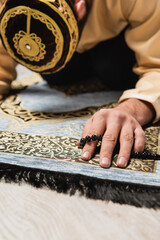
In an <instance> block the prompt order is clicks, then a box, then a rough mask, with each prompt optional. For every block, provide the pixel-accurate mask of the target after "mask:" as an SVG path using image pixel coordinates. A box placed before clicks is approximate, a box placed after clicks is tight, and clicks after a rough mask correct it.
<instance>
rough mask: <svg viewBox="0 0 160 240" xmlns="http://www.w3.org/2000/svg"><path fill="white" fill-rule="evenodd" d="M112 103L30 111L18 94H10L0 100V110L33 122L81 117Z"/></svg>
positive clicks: (90, 114) (88, 115) (110, 105)
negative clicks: (69, 110) (60, 109)
mask: <svg viewBox="0 0 160 240" xmlns="http://www.w3.org/2000/svg"><path fill="white" fill-rule="evenodd" d="M112 106H113V103H112V104H108V105H105V106H100V107H88V108H85V109H82V110H77V111H71V112H60V113H58V112H57V113H56V112H54V113H51V112H48V113H47V112H40V111H32V110H28V109H25V108H23V106H22V102H21V101H20V100H19V97H18V95H11V96H9V97H8V98H7V99H6V100H4V101H1V102H0V107H1V110H2V111H3V112H4V113H6V114H8V115H10V116H14V117H16V118H19V119H21V120H23V121H24V122H34V121H39V120H45V119H53V118H56V119H60V120H62V119H65V120H66V119H70V118H77V117H78V118H82V117H85V118H86V117H90V116H92V115H93V114H94V113H95V112H96V111H98V110H100V109H101V108H102V107H104V108H109V107H112Z"/></svg>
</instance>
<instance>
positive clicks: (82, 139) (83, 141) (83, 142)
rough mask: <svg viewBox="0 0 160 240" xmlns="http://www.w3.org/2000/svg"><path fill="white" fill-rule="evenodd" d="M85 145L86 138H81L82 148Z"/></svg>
mask: <svg viewBox="0 0 160 240" xmlns="http://www.w3.org/2000/svg"><path fill="white" fill-rule="evenodd" d="M85 144H86V140H85V138H81V140H80V146H81V147H84V145H85Z"/></svg>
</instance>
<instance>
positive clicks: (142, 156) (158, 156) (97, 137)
mask: <svg viewBox="0 0 160 240" xmlns="http://www.w3.org/2000/svg"><path fill="white" fill-rule="evenodd" d="M91 141H99V142H101V141H102V135H101V134H99V135H92V136H86V137H85V138H81V139H80V146H81V147H82V148H83V147H84V146H85V144H86V143H87V142H91ZM130 157H131V158H138V159H144V160H146V159H151V160H160V154H152V153H150V152H142V153H140V152H133V151H132V152H131V155H130Z"/></svg>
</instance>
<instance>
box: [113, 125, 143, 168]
mask: <svg viewBox="0 0 160 240" xmlns="http://www.w3.org/2000/svg"><path fill="white" fill-rule="evenodd" d="M133 144H134V151H135V152H143V150H144V145H145V133H144V131H143V129H142V128H141V127H140V126H139V127H137V128H136V129H132V128H131V125H128V126H127V125H126V126H125V127H124V128H122V131H121V134H120V151H119V155H118V159H117V166H118V167H122V168H124V167H126V166H127V164H128V161H129V159H130V154H131V151H132V148H133Z"/></svg>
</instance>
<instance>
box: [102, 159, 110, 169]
mask: <svg viewBox="0 0 160 240" xmlns="http://www.w3.org/2000/svg"><path fill="white" fill-rule="evenodd" d="M101 164H102V165H103V166H104V167H109V166H110V162H109V159H108V158H106V157H104V158H102V161H101Z"/></svg>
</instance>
